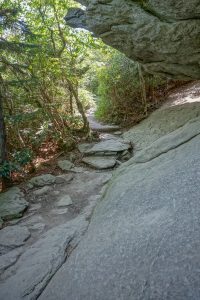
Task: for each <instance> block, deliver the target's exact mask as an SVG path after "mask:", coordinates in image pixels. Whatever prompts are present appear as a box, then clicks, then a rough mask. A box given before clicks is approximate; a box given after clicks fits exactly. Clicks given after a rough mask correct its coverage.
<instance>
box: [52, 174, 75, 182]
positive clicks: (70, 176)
mask: <svg viewBox="0 0 200 300" xmlns="http://www.w3.org/2000/svg"><path fill="white" fill-rule="evenodd" d="M73 178H74V175H73V174H63V175H59V176H56V181H55V183H57V184H62V183H70V181H72V180H73Z"/></svg>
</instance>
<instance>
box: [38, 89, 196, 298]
mask: <svg viewBox="0 0 200 300" xmlns="http://www.w3.org/2000/svg"><path fill="white" fill-rule="evenodd" d="M199 101H200V84H199V83H196V84H192V85H188V86H186V87H185V88H184V89H183V90H177V93H175V94H174V95H173V97H172V98H171V99H170V101H169V102H168V103H167V104H166V105H165V106H164V107H163V108H161V109H160V110H158V111H157V112H155V113H154V114H152V115H151V116H150V117H149V118H148V119H147V120H145V121H144V122H142V123H141V124H140V125H138V126H137V127H135V128H133V129H131V130H130V131H129V133H127V134H126V136H127V135H128V136H129V137H131V138H132V139H133V141H134V142H135V150H136V153H135V155H134V157H133V158H132V159H131V160H129V161H128V162H126V163H124V164H123V165H122V166H121V167H120V168H119V169H118V170H117V171H116V172H115V176H114V179H112V180H111V181H110V184H109V187H108V188H107V190H106V192H105V193H104V196H103V198H102V200H101V202H100V203H99V204H98V205H97V207H96V210H95V213H94V215H93V217H92V220H91V223H90V225H89V229H88V231H87V233H86V234H85V236H84V238H83V239H82V241H81V242H80V244H79V245H78V247H77V248H76V249H75V250H74V251H73V252H72V254H71V256H70V257H69V258H68V260H67V261H66V263H65V264H63V266H62V267H61V269H60V270H59V271H58V272H57V274H56V275H55V276H54V277H53V279H52V280H51V281H50V283H49V285H48V286H47V288H46V289H45V291H44V292H43V293H42V295H41V296H40V297H39V299H40V300H46V299H52V300H53V299H60V300H62V299H63V300H64V299H66V298H67V299H70V300H75V299H76V300H81V299H99V300H104V299H109V300H112V299H113V300H116V299H124V300H129V299H130V300H133V299H134V300H139V299H143V300H145V299H146V300H147V299H148V300H149V299H154V300H158V299H159V300H160V299H162V300H164V299H170V300H174V299H176V300H179V299H180V300H188V299H192V300H197V299H200V290H199V280H200V274H199V269H200V252H199V249H200V223H199V215H200V203H199V198H200V189H199V184H200V181H199V174H200V157H199V148H200V116H199V115H200V102H199Z"/></svg>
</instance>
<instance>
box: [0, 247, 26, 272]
mask: <svg viewBox="0 0 200 300" xmlns="http://www.w3.org/2000/svg"><path fill="white" fill-rule="evenodd" d="M22 251H23V249H22V248H17V249H14V250H12V251H9V252H8V253H6V254H3V255H1V256H0V274H2V273H3V272H4V271H5V270H6V269H8V268H9V267H10V266H12V265H13V264H14V263H15V262H16V261H17V259H18V257H19V256H20V254H21V253H22Z"/></svg>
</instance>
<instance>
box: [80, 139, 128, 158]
mask: <svg viewBox="0 0 200 300" xmlns="http://www.w3.org/2000/svg"><path fill="white" fill-rule="evenodd" d="M130 148H131V145H130V144H129V143H128V142H122V141H121V140H117V139H113V140H106V141H102V142H100V143H97V144H95V145H94V146H92V147H91V148H90V149H86V150H85V151H84V152H83V153H84V154H87V155H89V154H94V153H99V152H105V153H106V152H122V151H124V150H128V149H130Z"/></svg>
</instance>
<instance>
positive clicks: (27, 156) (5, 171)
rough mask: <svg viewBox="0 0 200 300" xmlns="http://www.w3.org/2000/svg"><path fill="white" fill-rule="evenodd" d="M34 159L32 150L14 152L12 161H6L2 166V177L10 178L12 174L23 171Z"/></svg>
mask: <svg viewBox="0 0 200 300" xmlns="http://www.w3.org/2000/svg"><path fill="white" fill-rule="evenodd" d="M32 159H33V153H32V151H31V150H30V149H22V150H21V151H16V152H14V153H13V155H12V160H9V161H7V160H6V161H4V162H3V163H2V164H1V165H0V177H5V178H9V177H10V175H11V173H12V172H14V171H21V170H22V168H23V167H24V166H26V165H27V164H28V163H30V162H31V160H32Z"/></svg>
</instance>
